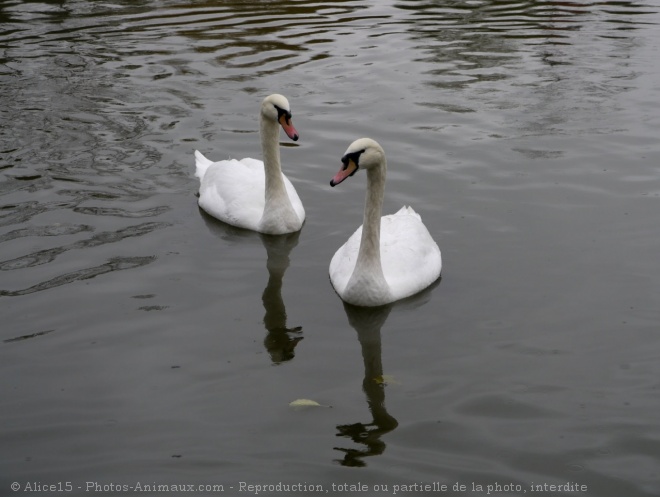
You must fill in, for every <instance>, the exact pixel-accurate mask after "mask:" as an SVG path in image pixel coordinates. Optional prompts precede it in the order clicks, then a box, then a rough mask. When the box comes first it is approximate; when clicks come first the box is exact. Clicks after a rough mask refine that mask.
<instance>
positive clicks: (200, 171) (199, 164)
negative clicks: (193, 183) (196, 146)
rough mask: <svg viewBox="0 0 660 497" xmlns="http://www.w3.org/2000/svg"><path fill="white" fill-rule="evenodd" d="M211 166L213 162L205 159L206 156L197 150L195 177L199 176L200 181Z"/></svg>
mask: <svg viewBox="0 0 660 497" xmlns="http://www.w3.org/2000/svg"><path fill="white" fill-rule="evenodd" d="M211 164H213V161H210V160H208V159H207V158H206V157H204V155H203V154H202V153H201V152H200V151H199V150H195V176H197V177H198V178H199V179H200V181H201V180H202V178H203V177H204V175H205V174H206V170H207V169H208V168H209V166H210V165H211Z"/></svg>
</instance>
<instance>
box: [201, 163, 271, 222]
mask: <svg viewBox="0 0 660 497" xmlns="http://www.w3.org/2000/svg"><path fill="white" fill-rule="evenodd" d="M195 158H196V170H197V172H196V175H197V176H198V177H201V181H200V186H199V206H200V207H201V208H202V209H204V211H206V212H207V213H208V214H210V215H211V216H213V217H215V218H217V219H219V220H220V221H224V222H225V223H228V224H231V225H233V226H238V227H239V228H246V229H251V230H257V228H258V226H259V221H260V220H261V216H262V215H263V212H264V206H265V193H264V192H265V177H264V166H263V162H261V161H259V160H256V159H250V158H246V159H242V160H240V161H239V160H235V159H231V160H223V161H218V162H211V161H209V160H208V159H206V158H205V157H204V156H203V155H202V154H201V153H199V152H196V153H195ZM200 175H201V176H200Z"/></svg>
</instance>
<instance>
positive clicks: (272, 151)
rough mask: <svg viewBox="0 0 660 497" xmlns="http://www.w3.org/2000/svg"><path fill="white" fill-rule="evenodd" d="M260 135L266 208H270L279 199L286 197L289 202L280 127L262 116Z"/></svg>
mask: <svg viewBox="0 0 660 497" xmlns="http://www.w3.org/2000/svg"><path fill="white" fill-rule="evenodd" d="M260 133H261V151H262V154H263V158H264V173H265V176H266V206H268V204H269V202H271V201H273V200H275V199H277V198H279V197H285V198H286V199H287V200H288V196H287V194H286V187H285V186H284V180H283V179H282V166H281V165H280V147H279V133H280V128H279V125H278V124H277V123H276V122H270V121H268V120H267V119H265V118H264V117H263V116H261V121H260Z"/></svg>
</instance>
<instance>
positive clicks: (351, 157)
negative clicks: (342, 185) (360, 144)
mask: <svg viewBox="0 0 660 497" xmlns="http://www.w3.org/2000/svg"><path fill="white" fill-rule="evenodd" d="M364 151H365V149H362V150H359V151H357V152H351V153H350V154H346V155H344V156H343V157H342V158H341V163H342V164H344V170H346V168H348V164H349V163H350V162H351V161H353V163H354V164H355V171H353V172H352V173H351V174H350V176H353V175H354V174H355V173H356V171H357V170H358V169H359V168H360V155H362V153H363V152H364Z"/></svg>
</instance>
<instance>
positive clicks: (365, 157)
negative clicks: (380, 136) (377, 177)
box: [330, 138, 385, 186]
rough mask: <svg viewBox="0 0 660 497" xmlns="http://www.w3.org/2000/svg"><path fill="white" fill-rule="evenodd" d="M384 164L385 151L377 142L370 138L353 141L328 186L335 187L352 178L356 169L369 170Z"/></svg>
mask: <svg viewBox="0 0 660 497" xmlns="http://www.w3.org/2000/svg"><path fill="white" fill-rule="evenodd" d="M384 162H385V151H384V150H383V147H381V146H380V145H379V144H378V142H377V141H375V140H372V139H371V138H360V139H359V140H355V141H354V142H353V143H351V144H350V145H349V147H348V148H347V149H346V153H344V156H343V157H342V158H341V164H342V166H341V168H340V169H339V172H338V173H337V174H336V175H335V177H334V178H332V179H331V180H330V186H336V185H338V184H339V183H341V182H342V181H344V180H345V179H346V178H348V177H349V176H353V175H354V174H355V173H356V172H357V171H358V169H367V170H369V169H372V168H375V167H382V165H383V164H384Z"/></svg>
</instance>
